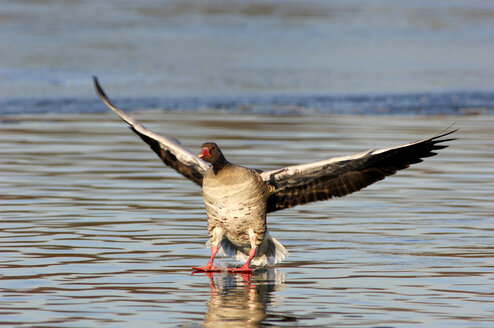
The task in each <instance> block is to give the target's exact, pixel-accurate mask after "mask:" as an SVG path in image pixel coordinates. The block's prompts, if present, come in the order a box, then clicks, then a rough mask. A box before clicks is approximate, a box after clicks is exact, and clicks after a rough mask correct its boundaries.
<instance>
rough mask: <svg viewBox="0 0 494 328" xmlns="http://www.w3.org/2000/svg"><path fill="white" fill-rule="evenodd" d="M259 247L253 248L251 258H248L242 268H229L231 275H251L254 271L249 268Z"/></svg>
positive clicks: (250, 253) (250, 252)
mask: <svg viewBox="0 0 494 328" xmlns="http://www.w3.org/2000/svg"><path fill="white" fill-rule="evenodd" d="M256 250H257V247H253V248H251V249H250V251H249V257H248V258H247V261H245V263H244V265H242V266H241V267H240V268H228V272H231V273H251V272H252V270H251V269H250V268H249V265H250V261H252V259H253V258H254V255H255V254H256Z"/></svg>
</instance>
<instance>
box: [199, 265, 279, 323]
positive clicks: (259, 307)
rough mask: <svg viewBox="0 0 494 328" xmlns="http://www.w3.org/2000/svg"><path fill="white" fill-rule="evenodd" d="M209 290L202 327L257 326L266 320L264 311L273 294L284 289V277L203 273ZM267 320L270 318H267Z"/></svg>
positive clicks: (272, 272)
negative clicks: (206, 278)
mask: <svg viewBox="0 0 494 328" xmlns="http://www.w3.org/2000/svg"><path fill="white" fill-rule="evenodd" d="M205 275H206V276H207V277H208V278H209V284H210V287H211V291H210V299H209V301H208V302H207V303H206V305H207V313H206V314H205V316H204V323H203V326H204V327H215V328H216V327H218V328H219V327H229V328H231V327H259V325H260V323H261V322H262V321H263V320H265V319H267V318H268V314H267V313H266V308H267V307H268V306H269V305H270V304H271V302H272V294H273V292H274V291H277V290H280V289H282V288H283V286H284V280H285V279H284V275H283V274H281V273H279V272H278V271H277V270H274V269H269V270H260V271H259V272H257V270H256V271H254V272H253V273H252V274H250V273H244V274H231V273H227V272H218V273H216V272H206V273H205ZM269 316H270V317H271V315H269Z"/></svg>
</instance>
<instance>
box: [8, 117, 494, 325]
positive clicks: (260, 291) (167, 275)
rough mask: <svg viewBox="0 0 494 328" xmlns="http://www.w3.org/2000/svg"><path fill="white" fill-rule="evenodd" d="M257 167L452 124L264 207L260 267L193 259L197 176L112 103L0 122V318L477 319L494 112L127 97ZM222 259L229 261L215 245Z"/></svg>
mask: <svg viewBox="0 0 494 328" xmlns="http://www.w3.org/2000/svg"><path fill="white" fill-rule="evenodd" d="M134 115H135V116H136V117H138V118H139V120H141V121H142V122H143V123H145V124H146V125H148V126H149V127H151V128H152V129H153V130H155V131H157V132H161V133H163V134H167V135H172V136H175V137H177V138H178V139H180V140H181V141H182V142H183V144H184V145H186V146H187V147H188V148H190V149H192V150H194V151H196V150H198V148H199V145H200V144H201V143H202V142H203V141H205V140H214V141H217V142H219V143H220V144H221V145H222V148H223V150H224V152H225V153H226V155H227V156H228V157H229V158H230V160H232V161H234V162H236V163H242V164H245V165H248V166H253V167H257V168H263V169H273V168H277V167H280V166H282V165H288V164H295V163H302V162H306V161H309V160H317V159H322V158H325V157H330V156H337V155H345V154H350V153H353V152H357V151H361V150H365V149H367V148H370V147H384V146H390V145H395V144H399V143H405V142H408V141H412V140H416V139H419V138H423V137H427V136H430V135H433V134H435V133H437V132H440V131H441V130H442V129H443V128H445V127H447V126H448V125H449V124H450V123H452V122H455V121H456V122H457V123H456V126H457V127H458V128H460V131H459V132H458V133H457V134H456V136H457V137H458V138H459V139H458V140H456V141H454V142H451V147H450V148H447V149H445V150H444V151H442V152H441V154H440V155H439V156H437V157H434V158H431V159H428V160H426V161H425V162H424V163H421V164H418V165H416V166H414V167H413V168H411V169H408V170H405V171H403V172H401V173H400V174H398V175H397V176H394V177H391V178H388V179H386V180H385V181H382V182H379V183H377V184H375V185H373V186H371V187H369V188H367V189H365V190H364V191H361V192H359V193H356V194H353V195H350V196H348V197H345V198H342V199H335V200H331V201H328V202H321V203H317V204H311V205H306V206H300V207H296V208H294V209H291V210H286V211H282V212H279V213H276V214H274V215H271V216H270V217H269V219H268V221H269V224H270V229H271V232H272V234H273V235H274V236H276V237H277V238H278V239H279V240H280V241H281V242H282V243H283V244H284V245H285V246H286V247H287V249H288V250H289V252H290V256H289V257H288V258H287V259H286V261H285V262H283V263H281V264H279V265H277V266H276V267H274V268H270V269H268V270H263V271H259V272H255V273H254V274H253V275H252V276H249V275H239V274H226V273H219V274H216V273H215V274H212V275H205V274H194V275H191V266H194V265H204V264H205V263H206V261H207V259H208V257H209V250H208V249H207V248H205V246H204V243H205V241H206V238H207V231H206V220H205V211H204V208H203V204H202V199H201V194H200V190H199V188H198V187H196V186H195V185H194V184H192V183H190V182H189V181H186V180H185V179H183V178H182V177H181V176H179V175H177V174H176V173H175V172H174V171H172V170H170V169H169V168H166V167H164V166H163V165H162V164H161V162H160V161H159V159H158V158H157V157H156V156H155V155H154V153H152V152H151V151H150V150H149V149H148V147H147V146H146V145H145V144H144V143H142V142H141V141H140V140H139V139H138V138H137V137H136V136H135V135H134V134H133V133H132V132H131V131H130V130H128V129H127V128H126V127H125V125H124V124H123V123H122V122H121V121H119V120H118V118H116V117H115V116H114V115H112V114H110V113H104V114H84V115H79V114H71V115H59V114H46V115H37V116H36V115H17V116H11V117H4V120H3V121H2V122H1V123H0V152H1V157H0V165H1V172H2V173H1V175H0V183H1V184H0V188H1V189H0V192H1V194H0V195H1V196H0V197H1V207H0V211H1V217H2V219H1V222H0V225H1V231H0V238H1V239H0V243H1V247H0V252H1V263H0V265H1V269H0V274H1V277H0V296H1V298H0V323H1V324H5V325H7V326H12V327H41V326H43V327H47V326H50V327H62V326H71V327H136V326H139V325H140V326H142V327H153V326H172V327H177V326H181V327H196V326H200V325H204V326H211V327H222V326H228V327H233V326H235V327H241V326H243V327H256V326H259V325H262V326H273V325H274V326H287V327H293V326H298V327H300V326H301V327H304V326H308V327H328V326H338V327H342V326H358V327H417V326H419V325H423V324H424V325H427V326H429V327H492V326H493V325H494V306H493V301H494V299H493V297H492V295H493V288H492V287H493V278H494V275H493V268H494V263H493V261H492V258H493V255H494V251H493V246H492V245H493V243H492V242H493V238H492V236H493V229H494V224H493V222H492V217H493V214H494V175H493V173H494V165H493V159H494V155H493V149H494V148H493V146H494V129H493V126H494V118H493V117H492V116H458V117H438V116H434V117H420V116H416V117H412V116H394V117H389V116H351V115H347V116H323V117H315V116H308V117H290V116H284V117H273V116H254V115H252V116H247V115H227V114H221V113H220V114H218V113H214V112H211V113H195V114H177V113H165V112H158V111H155V112H149V111H148V112H141V113H135V114H134ZM219 262H220V265H227V264H231V263H233V260H231V259H224V260H221V259H220V261H219Z"/></svg>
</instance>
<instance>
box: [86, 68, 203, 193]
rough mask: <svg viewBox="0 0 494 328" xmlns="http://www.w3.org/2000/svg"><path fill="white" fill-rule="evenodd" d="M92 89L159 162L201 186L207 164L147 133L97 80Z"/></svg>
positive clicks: (176, 144)
mask: <svg viewBox="0 0 494 328" xmlns="http://www.w3.org/2000/svg"><path fill="white" fill-rule="evenodd" d="M93 81H94V87H95V88H96V92H97V93H98V96H99V97H100V98H101V100H102V101H103V103H104V104H105V105H106V106H108V108H110V109H111V110H112V111H114V112H115V113H117V114H118V116H120V118H121V119H122V120H124V121H125V122H127V124H129V125H130V128H131V129H132V131H134V132H135V133H136V134H137V135H138V136H139V137H141V139H142V140H144V142H146V143H147V144H148V145H149V146H150V147H151V149H152V150H153V151H154V152H155V153H156V154H158V156H159V157H160V158H161V160H162V161H163V162H164V163H165V164H166V165H168V166H170V167H171V168H173V169H175V170H176V171H177V172H178V173H180V174H182V175H183V176H184V177H186V178H187V179H189V180H191V181H193V182H195V183H197V184H198V185H200V186H202V178H203V176H204V173H205V172H206V170H207V169H208V167H209V164H208V163H206V162H205V161H203V160H202V159H200V158H199V157H197V156H196V155H195V154H194V153H192V152H191V151H189V150H187V149H186V148H184V147H182V146H181V145H180V143H179V142H178V141H177V140H176V139H174V138H170V137H164V136H160V135H158V134H156V133H154V132H152V131H149V130H148V129H146V128H145V127H144V126H142V125H141V124H140V123H139V122H137V121H135V120H134V119H133V118H132V117H130V116H128V115H127V114H125V113H124V112H123V111H122V110H121V109H119V108H118V107H116V106H115V105H113V104H112V102H111V101H110V99H108V97H107V96H106V94H105V92H104V91H103V89H102V88H101V86H100V84H99V81H98V78H97V77H93Z"/></svg>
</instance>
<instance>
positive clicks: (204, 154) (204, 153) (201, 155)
mask: <svg viewBox="0 0 494 328" xmlns="http://www.w3.org/2000/svg"><path fill="white" fill-rule="evenodd" d="M197 156H199V158H208V157H211V154H210V153H209V149H208V148H207V147H204V148H202V149H201V152H200V153H199V154H198V155H197Z"/></svg>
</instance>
